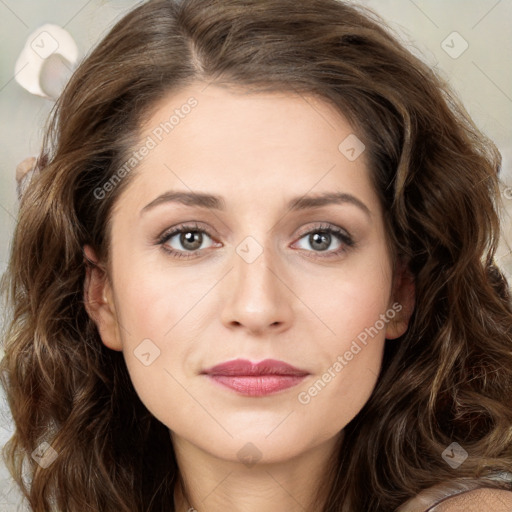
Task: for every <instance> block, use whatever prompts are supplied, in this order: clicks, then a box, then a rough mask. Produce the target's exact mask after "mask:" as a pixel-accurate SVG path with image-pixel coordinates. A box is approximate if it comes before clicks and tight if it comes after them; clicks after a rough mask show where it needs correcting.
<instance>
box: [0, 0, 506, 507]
mask: <svg viewBox="0 0 512 512" xmlns="http://www.w3.org/2000/svg"><path fill="white" fill-rule="evenodd" d="M304 1H307V0H304ZM139 3H140V2H137V1H133V0H111V1H107V0H89V1H87V0H66V1H65V2H64V1H63V0H60V1H59V0H37V1H34V0H0V41H1V46H0V48H1V51H0V120H1V122H0V148H1V150H0V151H1V155H2V158H1V159H0V227H1V228H0V229H1V231H0V273H3V272H4V270H5V268H6V266H7V261H8V257H9V249H10V239H11V236H12V233H13V228H14V224H15V218H16V212H17V191H16V180H15V172H16V166H17V165H18V164H19V163H20V162H21V161H22V160H24V159H25V158H27V157H29V156H35V155H37V154H38V152H39V148H40V144H41V139H42V133H43V128H44V125H45V122H46V119H47V116H48V114H49V112H50V109H51V108H52V106H53V104H54V98H55V97H56V95H57V94H58V91H59V90H60V87H61V85H62V83H63V82H62V83H58V80H56V79H55V76H60V77H61V81H62V80H65V79H66V78H67V76H69V72H70V71H69V70H70V69H73V63H74V62H75V61H76V64H79V62H80V60H81V59H82V58H83V57H84V56H85V55H87V53H88V52H89V51H90V50H91V49H92V47H94V46H95V45H96V44H97V43H98V42H99V40H100V39H101V38H102V37H103V35H105V33H106V31H108V29H109V28H110V27H111V26H112V25H113V23H114V22H115V21H117V20H118V19H119V18H121V17H122V16H123V15H124V14H125V13H126V12H127V11H129V10H130V9H132V8H133V7H134V6H135V5H137V4H139ZM358 3H360V4H362V5H365V6H367V7H369V8H371V9H373V10H374V11H375V12H377V13H378V14H380V15H381V16H382V17H383V18H384V19H385V20H386V21H387V23H388V24H389V25H390V26H391V28H392V29H393V30H395V31H396V32H397V33H398V34H399V36H400V38H401V40H402V42H404V43H405V44H406V45H407V46H409V47H410V48H411V49H412V50H413V51H414V53H416V54H417V55H419V56H420V57H421V58H422V59H423V60H425V61H426V62H428V63H429V64H430V65H431V66H433V67H435V68H436V69H437V70H438V71H439V72H440V73H441V74H442V75H443V76H444V77H445V78H447V79H448V80H449V82H450V83H451V84H452V86H453V88H454V89H455V91H456V92H457V93H458V94H459V96H460V97H461V99H462V100H463V103H464V105H465V106H466V108H467V110H468V111H469V113H470V114H471V116H472V117H473V119H474V120H475V121H476V123H477V125H478V126H479V127H480V129H481V130H483V132H484V133H486V134H487V135H488V136H489V137H490V138H491V139H492V140H494V142H495V143H496V144H497V146H498V148H499V149H500V151H501V153H502V155H503V170H502V175H501V179H502V182H503V183H502V196H503V202H504V205H505V207H506V210H505V212H504V218H503V227H502V229H503V236H502V240H501V242H500V248H499V252H498V257H497V263H498V264H499V265H500V266H501V267H502V269H503V270H504V271H505V274H506V275H507V277H508V278H509V279H510V278H511V276H512V255H511V248H510V245H511V242H512V228H511V226H512V222H511V221H510V212H512V142H511V140H512V137H511V136H512V123H511V121H512V66H511V65H510V62H512V31H511V30H510V26H511V21H512V1H511V0H361V1H359V2H358ZM47 24H50V25H49V27H50V28H47V32H46V35H45V33H44V32H38V31H39V30H41V27H43V26H45V25H47ZM55 26H56V27H57V28H55ZM47 27H48V25H47ZM58 27H60V28H62V29H64V30H63V31H62V33H60V32H58V36H56V37H57V39H58V41H59V46H60V50H61V51H62V52H63V54H64V55H63V56H62V58H61V57H59V56H58V55H56V56H55V57H57V58H55V59H53V61H52V62H51V63H50V61H48V69H45V70H44V71H43V72H40V70H38V65H39V64H40V62H41V59H38V58H37V57H34V55H35V54H34V52H36V53H38V54H39V56H40V57H44V56H46V55H44V53H45V52H47V53H51V52H52V51H53V50H54V48H53V47H52V44H55V43H54V40H53V39H52V38H51V37H50V36H48V35H47V34H48V32H49V33H50V34H57V32H56V31H58ZM38 34H42V36H41V35H40V36H38V37H37V38H36V39H34V37H35V36H37V35H38ZM75 45H76V46H75ZM38 72H39V74H38ZM52 73H53V78H52ZM41 83H43V84H44V86H43V87H41ZM29 91H31V92H29ZM34 92H35V93H34ZM509 187H510V188H509ZM2 355H3V351H2V350H1V349H0V357H2ZM11 435H12V420H11V417H10V414H9V410H8V408H7V406H6V404H5V397H4V395H3V393H2V390H1V389H0V446H3V445H4V443H5V442H6V441H7V440H8V438H9V437H10V436H11ZM17 510H20V511H21V510H27V508H25V507H23V506H22V505H21V499H20V495H19V492H18V491H17V489H16V488H15V487H14V486H13V484H12V481H11V478H10V476H9V474H8V472H7V469H6V468H5V466H4V464H3V461H1V462H0V511H1V512H14V511H17Z"/></svg>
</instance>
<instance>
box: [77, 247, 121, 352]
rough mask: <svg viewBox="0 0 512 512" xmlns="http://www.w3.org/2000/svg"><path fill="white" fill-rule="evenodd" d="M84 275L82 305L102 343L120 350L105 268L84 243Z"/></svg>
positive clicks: (115, 318)
mask: <svg viewBox="0 0 512 512" xmlns="http://www.w3.org/2000/svg"><path fill="white" fill-rule="evenodd" d="M83 250H84V261H85V264H86V275H85V280H84V305H85V309H86V311H87V314H88V315H89V316H90V317H91V319H92V320H93V321H94V323H95V324H96V327H97V328H98V332H99V334H100V337H101V339H102V341H103V344H104V345H105V346H107V347H108V348H110V349H112V350H119V351H120V350H122V343H121V338H120V335H119V328H118V321H117V316H116V310H115V304H114V301H113V297H112V287H111V284H110V282H109V279H108V276H107V272H106V270H105V269H104V268H103V267H102V266H101V265H100V264H99V262H98V258H97V257H96V253H95V252H94V249H93V248H92V247H91V246H89V245H84V248H83Z"/></svg>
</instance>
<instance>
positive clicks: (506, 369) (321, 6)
mask: <svg viewBox="0 0 512 512" xmlns="http://www.w3.org/2000/svg"><path fill="white" fill-rule="evenodd" d="M197 81H204V82H205V83H224V84H228V85H229V84H231V85H236V86H242V87H245V88H247V90H249V91H251V90H254V91H262V90H268V91H271V90H272V91H287V92H290V93H297V94H316V95H318V96H319V97H321V98H322V99H324V100H325V101H328V102H330V103H331V104H332V107H333V109H339V111H340V112H342V113H343V114H344V115H345V116H346V117H347V118H348V120H349V121H350V122H351V124H352V126H353V127H354V130H355V132H356V133H358V136H360V138H361V139H362V140H363V141H364V143H365V145H366V152H367V155H368V156H369V161H370V167H371V169H370V170H371V175H372V179H373V182H374V185H375V188H376V190H377V192H378V194H379V197H380V200H381V202H382V206H383V210H384V212H385V221H386V227H387V232H388V235H389V238H390V240H391V241H392V245H393V248H394V252H395V254H396V255H398V256H399V257H400V258H403V260H404V261H407V262H408V263H409V268H410V270H411V272H412V274H413V276H414V280H415V286H416V305H415V311H414V313H413V316H412V318H411V321H410V323H409V329H408V331H407V332H406V333H405V334H404V335H403V336H402V337H401V338H399V339H397V340H394V341H393V342H392V343H389V342H388V343H387V344H386V350H385V354H384V361H383V365H382V371H381V374H380V376H379V380H378V382H377V384H376V387H375V389H374V392H373V395H372V396H371V398H370V399H369V401H368V402H367V403H366V404H365V406H364V407H363V409H362V410H361V411H360V412H359V414H358V415H357V416H356V417H355V418H354V419H353V420H352V421H351V422H350V423H349V424H348V425H347V426H346V428H345V438H344V442H343V447H342V449H341V450H340V452H339V453H336V454H335V456H334V457H333V464H332V468H331V469H332V471H331V475H330V479H329V480H328V481H326V482H325V486H326V489H327V502H326V505H325V507H324V508H323V512H334V511H337V512H341V511H342V510H343V511H349V512H361V511H362V510H364V511H379V512H387V511H392V510H394V509H395V508H396V507H397V506H399V505H400V504H401V503H403V502H404V501H405V500H407V499H408V498H410V497H411V496H413V495H415V494H416V493H418V492H419V491H420V490H421V489H423V488H425V487H428V486H431V485H434V484H437V483H440V482H444V481H446V480H449V479H453V478H464V477H467V478H474V477H478V476H482V475H484V474H485V473H486V472H487V471H490V470H500V471H501V470H503V471H512V428H511V427H512V408H511V407H510V404H511V403H512V308H511V304H510V297H509V293H508V285H507V283H506V281H505V279H504V277H503V275H502V273H501V272H500V271H499V270H498V268H497V266H496V265H495V264H494V255H495V251H496V248H497V242H498V237H499V215H498V213H499V199H500V196H499V188H498V184H499V177H498V172H499V168H500V155H499V153H498V151H497V150H496V148H495V146H494V145H493V144H492V142H491V141H490V140H488V139H487V138H486V137H485V136H483V135H482V133H480V132H479V131H478V129H477V128H476V127H475V126H474V124H473V123H472V121H471V120H470V118H469V117H468V115H467V113H466V112H465V110H464V108H463V107H462V106H461V104H460V103H459V102H458V101H457V99H456V98H455V97H454V95H453V94H452V92H451V91H450V88H449V87H448V85H447V84H446V83H444V82H443V80H442V79H441V78H440V77H439V76H437V75H436V73H435V72H434V71H433V70H431V69H430V68H429V67H428V66H426V65H425V64H424V63H423V62H421V61H420V60H419V59H418V58H417V57H415V56H413V55H412V54H411V53H410V52H409V51H408V50H407V49H405V48H404V47H403V46H401V44H400V43H398V42H397V39H396V38H395V37H394V36H392V35H391V34H390V32H389V30H388V29H386V28H385V26H384V23H383V22H382V20H380V19H378V17H377V16H376V15H374V14H372V13H371V12H368V11H365V10H363V9H362V8H359V7H355V6H352V5H348V4H347V3H343V2H340V1H337V0H307V1H297V0H151V1H149V2H147V3H144V4H142V5H140V6H138V7H137V8H135V9H134V10H133V11H132V12H130V13H129V14H128V15H126V16H125V17H124V18H123V19H122V20H120V21H119V22H118V23H117V24H116V25H115V27H114V28H113V29H112V30H111V31H110V33H109V34H108V35H107V36H106V37H105V38H104V39H103V40H102V41H101V42H100V44H99V45H98V46H97V47H96V48H95V49H94V50H93V51H92V52H91V54H90V55H89V56H88V57H87V58H86V59H85V60H84V61H83V63H82V64H81V65H80V66H79V68H78V69H77V71H76V72H75V73H74V75H73V76H72V78H71V80H70V82H69V83H68V85H67V87H66V89H65V91H64V92H63V94H62V95H61V97H60V98H59V100H58V102H57V104H56V108H55V110H54V112H53V113H52V116H51V119H50V122H49V125H48V128H47V131H46V135H45V138H44V143H43V149H42V151H41V153H40V156H39V158H38V167H39V172H38V174H37V175H36V177H35V178H34V179H33V181H32V183H31V184H30V186H29V187H28V189H27V191H26V193H25V194H24V197H23V199H22V202H21V205H20V211H19V220H18V224H17V227H16V231H15V235H14V240H13V245H12V253H11V259H10V263H9V267H8V270H7V272H6V274H5V276H4V281H3V288H4V296H5V299H6V303H7V306H8V307H9V309H8V311H9V314H10V315H11V317H10V323H9V325H8V327H7V331H6V333H5V336H4V348H5V357H4V359H3V360H2V362H1V379H2V384H3V386H4V388H5V390H6V393H7V397H8V402H9V405H10V408H11V411H12V415H13V418H14V422H15V427H16V430H15V433H14V435H13V436H12V438H11V440H10V441H9V442H8V444H7V445H6V447H5V448H4V456H5V457H6V461H7V463H8V465H9V468H10V471H11V472H12V474H13V476H14V477H15V478H16V481H17V482H18V484H19V486H20V487H21V489H22V490H23V492H24V494H25V496H26V498H27V499H28V502H29V503H30V505H31V507H32V510H34V511H37V512H43V511H44V512H46V511H48V510H50V509H51V510H54V509H57V510H59V511H66V512H75V511H76V512H84V511H86V510H95V511H98V510H101V511H112V512H113V511H115V512H119V511H125V512H134V511H140V512H142V511H144V512H147V511H164V510H165V511H169V510H173V499H172V497H173V489H174V485H175V483H176V482H177V481H178V479H179V472H178V467H177V464H176V460H175V457H174V452H173V447H172V444H171V439H170V436H169V431H168V428H167V427H166V426H165V425H163V424H162V423H160V422H159V421H158V420H157V419H156V418H154V417H153V416H152V415H151V414H150V413H149V411H148V410H147V409H146V408H145V406H144V405H143V404H142V402H141V401H140V399H139V398H138V396H137V394H136V392H135V390H134V388H133V385H132V384H131V381H130V378H129V375H128V372H127V369H126V365H125V363H124V359H123V356H122V353H120V352H115V351H112V350H109V349H108V348H106V347H105V346H104V345H103V343H102V342H101V339H100V337H99V335H98V332H97V329H96V326H95V324H94V323H93V322H92V320H91V319H90V318H89V316H88V315H87V313H86V311H85V308H84V297H83V286H84V278H85V274H86V265H87V264H88V262H87V261H86V260H85V259H84V255H83V250H82V248H83V246H84V244H90V245H91V246H92V247H93V248H94V249H95V250H96V254H98V256H99V257H100V259H102V261H108V256H109V251H108V248H109V237H110V235H109V214H110V212H111V211H112V206H113V205H114V203H115V201H116V199H117V198H118V197H119V195H120V194H121V193H122V191H123V189H124V188H125V187H126V185H127V183H129V182H130V179H131V177H132V175H133V172H135V171H133V172H132V173H127V175H126V176H125V177H123V179H122V180H120V182H119V183H118V184H116V186H115V187H110V188H109V189H108V193H106V194H105V197H102V198H101V199H98V197H97V196H98V194H97V193H96V195H95V191H97V190H98V189H102V190H105V188H104V186H105V183H107V182H109V180H112V178H113V176H114V175H116V173H117V174H118V173H119V169H121V168H122V165H123V163H124V162H126V160H127V157H129V155H130V151H132V152H133V148H134V147H136V144H137V142H138V137H139V129H140V126H141V123H142V122H143V121H144V120H145V119H146V118H147V116H148V115H149V113H150V112H151V109H152V108H153V107H154V105H155V104H156V102H157V101H158V100H159V99H160V98H162V97H163V96H164V95H167V94H169V93H170V92H172V91H177V90H179V89H181V88H183V87H185V86H186V85H187V84H191V83H194V82H197ZM340 142H341V141H340ZM42 442H47V443H48V444H49V445H51V447H52V449H54V450H55V451H56V453H57V454H58V456H57V458H56V459H55V460H54V461H53V462H52V463H51V465H49V466H48V467H46V468H43V467H41V466H40V465H39V464H37V462H36V461H35V460H34V458H33V457H31V454H32V453H33V450H35V449H37V447H38V446H40V445H41V443H42ZM452 442H457V443H459V444H460V445H461V446H462V447H463V448H464V449H465V450H466V451H467V452H468V454H469V457H468V458H467V460H466V461H464V463H463V464H461V465H460V466H459V467H458V468H456V469H452V468H451V467H450V466H449V465H448V464H447V463H446V462H445V461H444V460H443V457H442V456H441V454H442V452H443V450H445V448H446V447H447V446H449V445H450V444H451V443H452ZM27 471H28V473H27ZM27 475H28V477H29V480H28V481H27V480H26V478H27ZM489 485H493V484H491V483H490V484H489ZM494 485H496V486H498V484H494Z"/></svg>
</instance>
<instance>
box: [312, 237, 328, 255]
mask: <svg viewBox="0 0 512 512" xmlns="http://www.w3.org/2000/svg"><path fill="white" fill-rule="evenodd" d="M322 240H323V247H321V248H320V250H322V251H323V250H325V249H327V247H329V242H330V235H329V234H328V233H314V234H313V242H314V243H317V242H319V243H320V244H322ZM314 243H312V244H311V245H314Z"/></svg>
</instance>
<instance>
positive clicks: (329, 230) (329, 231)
mask: <svg viewBox="0 0 512 512" xmlns="http://www.w3.org/2000/svg"><path fill="white" fill-rule="evenodd" d="M300 240H305V245H306V247H304V246H303V247H299V248H300V249H306V250H308V251H309V252H315V253H322V252H325V253H326V254H325V255H319V256H318V257H320V258H324V257H326V258H329V257H335V256H339V255H340V254H342V253H344V252H346V251H348V250H349V249H350V248H351V247H354V245H355V242H354V240H353V239H352V237H351V236H350V235H349V234H348V233H347V232H346V231H344V230H343V229H341V228H339V227H337V226H334V225H331V224H322V225H320V226H316V227H315V228H314V229H312V230H310V231H308V232H306V233H304V234H303V235H302V237H301V238H300ZM333 243H334V245H335V247H334V248H332V245H333ZM308 245H309V247H311V248H312V250H309V249H308V247H307V246H308ZM329 247H331V249H330V250H329ZM315 257H316V255H315Z"/></svg>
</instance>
